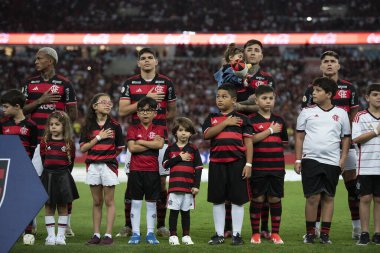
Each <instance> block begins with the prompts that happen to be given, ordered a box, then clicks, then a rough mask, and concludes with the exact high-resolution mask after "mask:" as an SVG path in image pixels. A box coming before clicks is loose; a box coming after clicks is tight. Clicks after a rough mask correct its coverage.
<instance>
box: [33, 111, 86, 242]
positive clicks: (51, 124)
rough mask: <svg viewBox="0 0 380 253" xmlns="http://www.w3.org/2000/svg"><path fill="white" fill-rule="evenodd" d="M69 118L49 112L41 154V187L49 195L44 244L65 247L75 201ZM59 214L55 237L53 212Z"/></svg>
mask: <svg viewBox="0 0 380 253" xmlns="http://www.w3.org/2000/svg"><path fill="white" fill-rule="evenodd" d="M71 133H72V129H71V125H70V119H69V116H67V114H66V113H65V112H63V111H55V112H53V113H51V114H50V115H49V117H48V119H47V123H46V127H45V132H44V136H43V138H42V140H41V143H40V147H41V148H40V154H41V160H42V164H43V167H44V170H43V172H42V175H41V181H42V184H43V185H44V187H45V190H46V192H47V193H48V195H49V199H48V200H47V202H46V204H45V224H46V230H47V232H48V236H47V238H46V241H45V245H66V242H65V230H66V226H67V204H68V203H71V202H73V200H75V199H78V198H79V195H78V191H77V188H76V186H75V182H74V179H73V177H72V176H71V172H70V171H71V170H72V168H73V166H74V159H75V145H74V142H73V140H72V136H71V135H72V134H71ZM56 209H57V211H58V215H59V216H58V233H57V236H55V219H54V213H55V210H56Z"/></svg>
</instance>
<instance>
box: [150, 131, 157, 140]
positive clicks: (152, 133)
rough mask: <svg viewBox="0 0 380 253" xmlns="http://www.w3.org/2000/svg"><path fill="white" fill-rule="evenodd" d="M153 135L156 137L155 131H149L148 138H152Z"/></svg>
mask: <svg viewBox="0 0 380 253" xmlns="http://www.w3.org/2000/svg"><path fill="white" fill-rule="evenodd" d="M154 137H156V133H155V132H149V134H148V138H149V139H154Z"/></svg>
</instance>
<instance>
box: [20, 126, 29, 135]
mask: <svg viewBox="0 0 380 253" xmlns="http://www.w3.org/2000/svg"><path fill="white" fill-rule="evenodd" d="M20 134H21V135H27V134H28V128H26V127H22V128H20Z"/></svg>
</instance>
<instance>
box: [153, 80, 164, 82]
mask: <svg viewBox="0 0 380 253" xmlns="http://www.w3.org/2000/svg"><path fill="white" fill-rule="evenodd" d="M154 83H165V81H163V80H157V81H155V82H154Z"/></svg>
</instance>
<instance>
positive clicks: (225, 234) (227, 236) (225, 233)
mask: <svg viewBox="0 0 380 253" xmlns="http://www.w3.org/2000/svg"><path fill="white" fill-rule="evenodd" d="M231 237H232V231H231V230H226V231H224V238H231Z"/></svg>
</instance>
